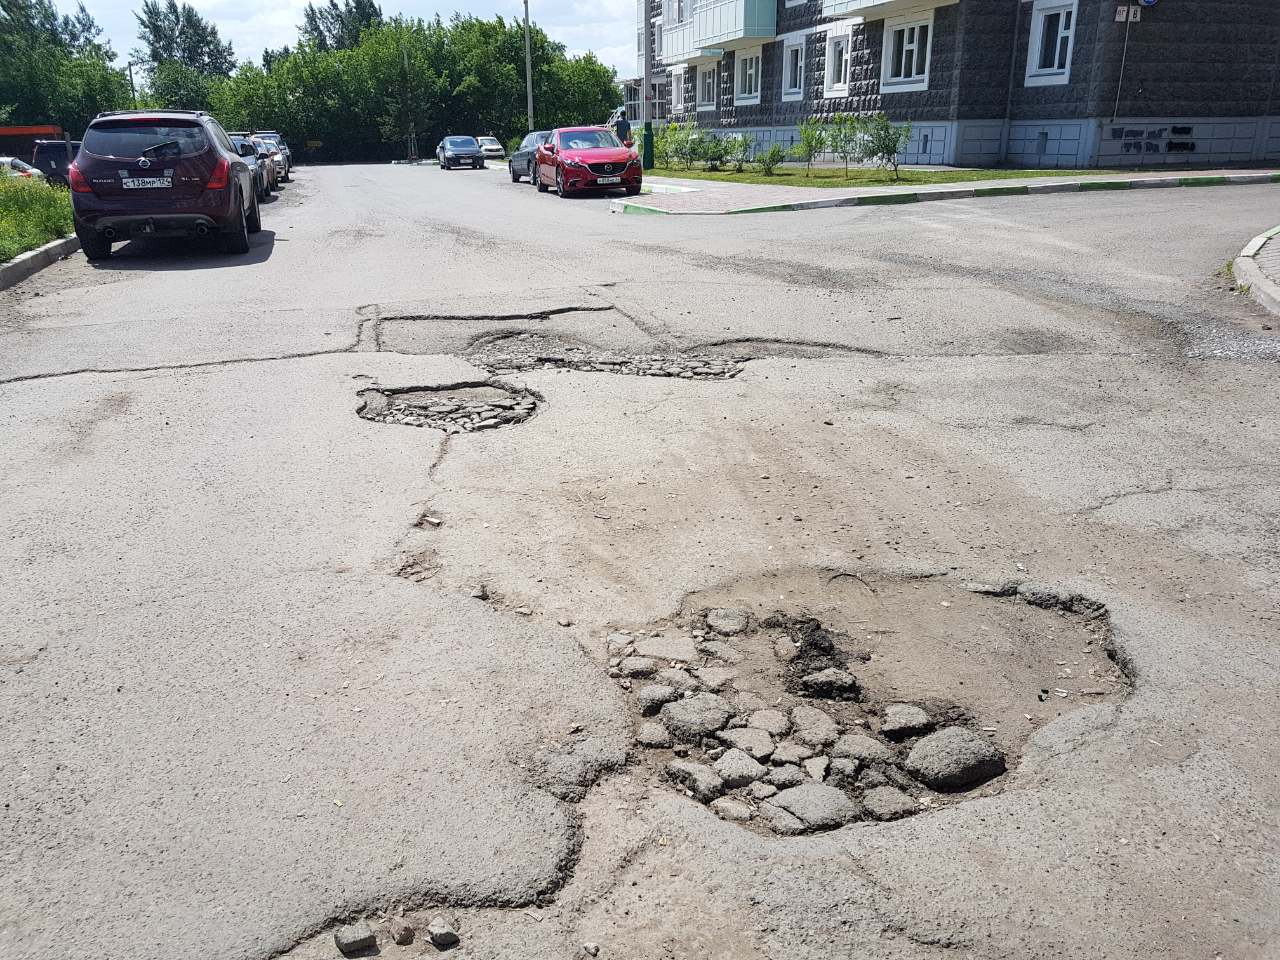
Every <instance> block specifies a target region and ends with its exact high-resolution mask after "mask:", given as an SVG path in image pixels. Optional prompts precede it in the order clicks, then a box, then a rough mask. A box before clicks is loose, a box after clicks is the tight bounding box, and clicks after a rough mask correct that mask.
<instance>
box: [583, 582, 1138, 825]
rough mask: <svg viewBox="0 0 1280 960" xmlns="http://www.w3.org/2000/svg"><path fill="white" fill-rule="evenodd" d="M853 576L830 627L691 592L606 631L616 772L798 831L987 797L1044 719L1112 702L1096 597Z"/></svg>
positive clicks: (1109, 653) (719, 810) (1114, 662)
mask: <svg viewBox="0 0 1280 960" xmlns="http://www.w3.org/2000/svg"><path fill="white" fill-rule="evenodd" d="M856 580H857V582H858V584H860V585H861V586H859V587H857V588H855V589H854V591H853V594H855V595H856V594H858V593H865V597H863V599H864V600H865V601H866V602H865V603H860V604H855V606H854V609H852V610H848V609H843V610H842V612H841V613H839V614H837V615H835V616H833V617H825V616H824V618H823V619H819V618H817V617H814V616H809V615H807V614H806V613H805V612H803V611H795V610H789V611H788V610H772V611H771V610H769V609H768V605H767V604H763V605H761V604H756V605H754V606H749V605H746V604H744V605H734V606H718V605H717V606H710V605H704V604H705V602H706V601H711V602H714V601H715V600H717V599H720V598H718V597H715V596H706V597H700V598H698V597H695V598H693V600H692V602H693V606H689V605H686V608H685V610H686V612H685V613H683V614H682V615H681V616H680V617H678V618H676V619H675V620H673V621H670V622H666V623H663V624H660V625H645V626H637V627H632V628H630V629H616V630H613V631H611V632H609V633H608V634H607V636H606V637H605V639H604V643H605V645H606V648H607V649H606V651H605V653H606V654H607V656H608V671H609V675H610V676H611V677H613V678H615V679H616V681H617V682H618V684H619V685H620V686H621V687H622V688H623V689H624V690H625V691H627V692H628V697H629V702H630V705H631V708H632V711H633V714H634V717H635V723H636V729H635V748H636V749H635V755H634V759H636V760H637V762H639V763H640V764H641V765H642V766H645V767H647V768H649V770H650V771H651V772H652V774H653V776H654V777H655V778H656V779H658V780H660V781H662V782H664V783H666V784H668V785H670V786H671V787H672V788H674V789H677V790H680V791H682V792H684V793H685V794H686V795H688V796H690V797H692V798H693V799H695V800H697V801H699V802H701V803H703V804H706V805H708V806H709V807H710V808H711V810H712V811H714V812H715V813H716V814H717V815H718V816H719V817H721V818H723V819H725V820H731V821H737V822H740V823H742V824H744V825H745V826H747V827H749V828H752V829H756V830H759V831H761V832H766V833H771V834H782V835H794V834H802V833H807V832H814V831H822V830H830V829H834V828H837V827H840V826H843V825H845V824H848V823H851V822H854V821H858V820H869V821H891V820H897V819H900V818H902V817H908V816H913V815H916V814H920V813H923V812H926V811H928V810H931V809H938V808H941V807H945V806H948V805H951V804H954V803H959V802H962V801H964V800H965V799H968V798H971V797H975V796H989V795H991V794H993V793H997V792H1000V791H1001V790H1003V789H1005V787H1006V786H1007V784H1008V781H1009V779H1010V778H1009V776H1008V774H1009V771H1011V770H1012V769H1014V768H1015V767H1016V765H1017V762H1018V760H1019V758H1020V755H1021V748H1022V746H1023V744H1024V743H1025V742H1026V740H1027V739H1028V738H1029V737H1030V736H1031V734H1033V733H1034V731H1035V729H1037V728H1038V726H1039V725H1041V724H1042V723H1044V722H1048V720H1050V719H1052V714H1054V713H1055V712H1057V713H1061V712H1064V711H1066V710H1070V709H1075V707H1076V706H1078V705H1081V704H1085V703H1100V702H1105V701H1112V700H1116V699H1119V698H1123V697H1124V696H1126V695H1127V694H1128V691H1129V688H1130V679H1129V677H1128V675H1127V674H1126V672H1125V670H1124V669H1122V667H1121V664H1120V661H1119V660H1118V659H1117V656H1116V654H1115V647H1114V644H1113V641H1112V637H1111V630H1110V622H1109V618H1108V616H1107V612H1106V609H1105V607H1103V606H1102V604H1100V603H1097V602H1096V601H1092V600H1089V599H1088V598H1085V597H1082V596H1079V595H1077V594H1061V593H1058V592H1055V591H1054V590H1051V589H1048V588H1044V587H1038V586H1034V585H1029V584H1025V583H1024V584H1019V583H1017V582H1014V581H1009V582H1004V583H1000V584H978V583H970V584H966V585H965V586H964V587H961V586H959V585H957V584H955V583H953V582H942V583H939V582H936V581H927V580H926V581H915V582H913V581H901V580H892V579H881V580H873V579H870V578H863V577H858V578H856ZM863 588H865V590H863ZM790 592H791V591H787V593H790ZM779 599H786V595H785V594H783V595H781V596H779ZM833 621H834V622H833Z"/></svg>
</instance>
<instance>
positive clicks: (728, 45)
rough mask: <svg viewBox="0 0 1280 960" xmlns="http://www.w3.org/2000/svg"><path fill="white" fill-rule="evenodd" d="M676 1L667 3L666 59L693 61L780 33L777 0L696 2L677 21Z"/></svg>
mask: <svg viewBox="0 0 1280 960" xmlns="http://www.w3.org/2000/svg"><path fill="white" fill-rule="evenodd" d="M684 2H685V3H688V2H690V0H684ZM676 5H677V4H676V3H674V2H668V3H667V4H665V5H664V7H665V9H664V11H663V13H664V20H663V26H662V60H663V62H664V63H689V62H691V61H694V60H699V59H704V58H705V59H710V58H713V57H719V56H720V54H721V53H722V52H723V51H725V50H734V49H737V48H739V47H750V46H755V45H756V44H758V43H761V42H762V41H767V40H772V39H773V38H774V37H775V36H776V35H777V14H778V9H777V0H708V2H705V3H694V4H693V10H692V12H691V13H690V14H689V15H688V19H686V20H685V21H684V22H683V23H677V22H675V20H676V16H675V10H674V8H675V7H676Z"/></svg>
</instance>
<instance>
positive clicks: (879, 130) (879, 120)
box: [864, 113, 911, 180]
mask: <svg viewBox="0 0 1280 960" xmlns="http://www.w3.org/2000/svg"><path fill="white" fill-rule="evenodd" d="M865 130H866V134H865V138H866V147H865V150H864V156H865V157H866V159H868V160H870V161H872V162H873V163H875V164H876V166H879V167H888V168H890V169H892V170H893V179H894V180H897V179H898V163H899V159H898V158H899V155H900V154H901V153H902V151H903V150H905V149H906V147H907V144H908V143H909V142H910V141H911V124H909V123H904V124H903V125H902V126H900V127H899V126H894V124H893V123H892V122H891V121H890V120H889V118H888V117H886V116H885V115H884V114H883V113H877V114H874V115H873V116H871V117H870V118H869V119H868V120H867V122H866V124H865Z"/></svg>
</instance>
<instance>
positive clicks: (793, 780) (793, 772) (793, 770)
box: [764, 763, 807, 790]
mask: <svg viewBox="0 0 1280 960" xmlns="http://www.w3.org/2000/svg"><path fill="white" fill-rule="evenodd" d="M764 779H765V782H766V783H770V784H772V785H773V786H775V787H777V788H778V789H779V790H785V789H786V788H787V787H798V786H800V784H802V783H804V782H805V780H806V779H807V778H806V777H805V772H804V771H803V770H801V769H800V768H799V767H797V766H795V765H794V764H790V763H789V764H787V765H786V766H784V767H774V768H773V769H772V770H770V771H769V772H768V773H767V774H765V778H764Z"/></svg>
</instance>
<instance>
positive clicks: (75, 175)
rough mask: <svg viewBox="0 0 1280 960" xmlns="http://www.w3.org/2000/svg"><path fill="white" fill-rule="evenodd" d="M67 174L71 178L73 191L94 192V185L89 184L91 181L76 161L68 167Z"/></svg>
mask: <svg viewBox="0 0 1280 960" xmlns="http://www.w3.org/2000/svg"><path fill="white" fill-rule="evenodd" d="M67 175H68V178H69V179H70V180H71V190H72V192H73V193H93V187H91V186H89V181H88V180H86V179H85V178H84V174H83V173H81V172H80V168H79V167H77V166H76V165H75V164H74V163H73V164H71V166H69V167H67Z"/></svg>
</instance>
